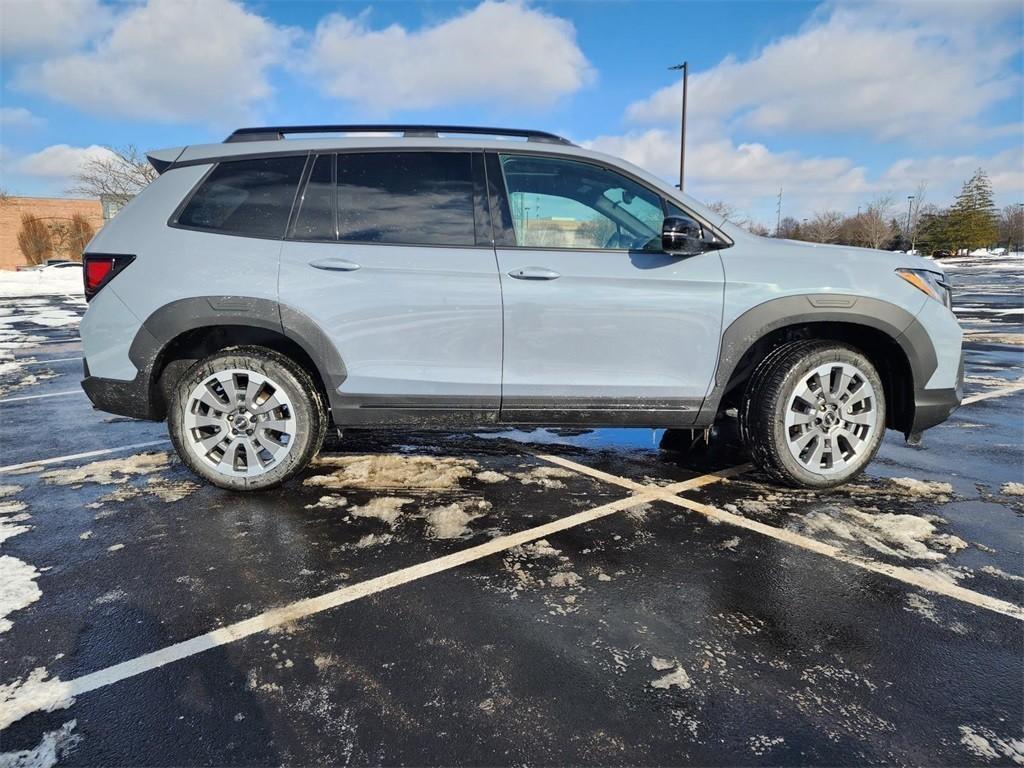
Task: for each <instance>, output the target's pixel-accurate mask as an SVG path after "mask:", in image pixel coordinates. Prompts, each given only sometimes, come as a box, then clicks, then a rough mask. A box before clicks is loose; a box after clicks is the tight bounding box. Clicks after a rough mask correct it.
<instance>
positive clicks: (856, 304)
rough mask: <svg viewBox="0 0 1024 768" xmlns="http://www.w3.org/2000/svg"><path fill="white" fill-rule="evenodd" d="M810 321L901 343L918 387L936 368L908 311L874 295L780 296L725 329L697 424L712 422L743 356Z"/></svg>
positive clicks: (932, 353)
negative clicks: (772, 337) (869, 332)
mask: <svg viewBox="0 0 1024 768" xmlns="http://www.w3.org/2000/svg"><path fill="white" fill-rule="evenodd" d="M809 323H844V324H846V325H853V326H857V325H860V326H864V327H866V328H872V329H874V330H876V331H881V332H883V333H884V334H885V335H886V336H888V337H889V338H890V339H891V340H892V341H894V342H895V343H896V344H898V345H899V347H900V348H901V349H902V350H903V353H904V354H905V355H906V357H907V361H908V362H909V364H910V370H911V372H912V374H913V378H914V381H913V382H912V385H913V387H914V389H919V388H921V387H923V386H924V385H925V383H926V382H927V381H928V379H929V378H931V375H932V374H933V373H934V372H935V369H936V368H937V367H938V359H937V357H936V354H935V347H934V345H933V344H932V341H931V338H930V337H929V336H928V334H927V332H926V331H925V330H924V328H923V327H922V326H921V324H920V323H919V322H918V321H917V320H916V319H915V317H914V315H912V314H911V313H910V312H908V311H907V310H906V309H903V308H902V307H899V306H897V305H895V304H892V303H890V302H888V301H883V300H881V299H875V298H872V297H870V296H855V295H850V294H839V293H818V294H798V295H795V296H782V297H780V298H777V299H769V300H768V301H766V302H764V303H762V304H758V305H757V306H754V307H751V308H750V309H748V310H747V311H746V312H744V313H743V314H741V315H740V316H739V317H737V318H736V319H735V320H733V321H732V323H730V324H729V327H728V328H726V329H725V331H724V332H723V333H722V341H721V346H720V347H719V353H718V364H717V366H716V369H715V377H714V380H713V382H712V386H711V391H710V392H708V395H707V397H705V398H704V403H703V404H702V405H701V409H700V412H699V413H698V415H697V421H696V423H697V424H705V425H706V424H711V423H712V422H713V421H714V419H715V416H716V415H717V413H718V408H719V404H720V403H721V401H722V397H723V396H724V395H725V392H726V387H727V386H728V384H729V381H730V380H731V378H732V375H733V373H734V372H735V370H736V367H737V366H738V365H739V363H740V361H741V360H742V359H743V357H744V355H746V353H747V352H748V351H749V350H750V349H751V348H752V347H753V346H754V345H755V344H756V343H757V342H758V341H760V340H761V339H763V338H764V337H765V336H767V335H768V334H770V333H772V332H773V331H776V330H779V329H780V328H786V327H789V326H800V325H806V324H809Z"/></svg>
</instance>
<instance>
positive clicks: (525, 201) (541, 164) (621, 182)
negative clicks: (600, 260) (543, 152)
mask: <svg viewBox="0 0 1024 768" xmlns="http://www.w3.org/2000/svg"><path fill="white" fill-rule="evenodd" d="M501 167H502V171H503V173H504V176H505V185H506V188H507V189H508V196H509V204H510V206H511V209H512V223H513V227H514V229H515V234H516V244H517V245H520V246H527V247H534V248H589V249H597V250H602V249H615V250H619V249H630V250H661V222H662V220H663V219H664V214H663V212H662V207H661V198H660V197H659V196H658V195H656V194H654V193H653V192H651V191H650V190H648V189H647V188H646V187H643V186H641V185H639V184H637V183H635V182H633V181H631V180H630V179H628V178H626V177H625V176H622V175H620V174H618V173H615V172H614V171H609V170H607V169H605V168H601V167H599V166H596V165H591V164H590V163H583V162H577V161H574V160H566V159H562V158H554V157H534V156H528V155H502V156H501Z"/></svg>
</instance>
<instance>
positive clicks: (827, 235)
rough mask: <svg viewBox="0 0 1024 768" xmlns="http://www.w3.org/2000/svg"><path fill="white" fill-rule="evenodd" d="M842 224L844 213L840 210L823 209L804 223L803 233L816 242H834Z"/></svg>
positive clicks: (837, 237)
mask: <svg viewBox="0 0 1024 768" xmlns="http://www.w3.org/2000/svg"><path fill="white" fill-rule="evenodd" d="M842 226H843V214H841V213H840V212H839V211H821V212H820V213H816V214H814V218H813V219H811V220H810V221H808V222H807V223H806V224H805V225H804V231H803V235H804V238H805V239H807V240H811V241H813V242H815V243H834V242H836V241H837V240H838V239H839V230H840V228H841V227H842Z"/></svg>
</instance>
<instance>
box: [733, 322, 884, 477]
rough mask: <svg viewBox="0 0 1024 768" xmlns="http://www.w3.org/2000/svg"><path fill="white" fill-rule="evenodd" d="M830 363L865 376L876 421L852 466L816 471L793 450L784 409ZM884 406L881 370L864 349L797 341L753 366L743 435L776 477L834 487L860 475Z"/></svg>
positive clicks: (878, 436) (880, 432) (880, 429)
mask: <svg viewBox="0 0 1024 768" xmlns="http://www.w3.org/2000/svg"><path fill="white" fill-rule="evenodd" d="M828 363H846V364H849V365H852V366H853V367H854V368H856V369H857V370H858V371H859V372H861V373H862V374H863V376H864V377H865V378H866V379H867V381H868V383H869V384H870V385H871V388H872V389H873V390H874V394H875V397H874V402H873V407H874V409H875V416H874V418H875V425H874V428H873V431H871V432H869V434H868V436H867V437H866V438H865V444H864V445H863V446H862V447H861V448H860V449H859V450H858V452H857V453H856V455H855V456H854V457H853V458H852V459H849V466H846V467H843V468H842V469H840V470H836V471H827V470H821V471H814V470H812V469H810V468H809V467H808V466H806V465H805V464H803V463H801V462H800V461H799V460H798V459H797V458H796V457H795V456H794V455H793V452H792V451H791V450H790V444H789V442H790V440H789V433H788V430H787V427H786V409H787V408H788V406H789V402H790V398H791V397H792V395H793V393H794V392H795V388H796V387H797V386H798V385H799V384H800V383H801V382H802V381H803V380H804V379H805V377H807V376H808V375H810V374H812V372H813V371H814V370H815V369H816V368H818V367H819V366H822V365H825V364H828ZM885 406H886V404H885V392H884V389H883V387H882V381H881V379H880V377H879V375H878V371H876V370H875V367H874V365H872V363H871V361H870V360H869V359H868V358H867V357H866V356H865V355H864V354H863V353H861V352H860V351H858V350H857V349H855V348H853V347H851V346H849V345H847V344H841V343H838V342H829V341H816V340H807V341H796V342H791V343H789V344H785V345H783V346H781V347H779V348H777V349H775V350H773V351H772V352H771V353H769V354H768V355H767V356H765V358H764V360H762V361H761V363H759V364H758V366H757V368H756V369H755V370H754V373H753V375H752V376H751V378H750V381H749V382H748V383H747V388H746V391H745V392H744V395H743V400H742V402H741V403H740V408H739V417H740V435H741V438H742V439H743V442H744V443H745V445H746V446H747V450H748V451H749V453H750V456H751V458H752V459H753V461H754V463H755V464H757V466H758V467H760V468H761V469H762V470H763V471H764V472H766V473H767V474H768V475H769V476H771V477H772V478H773V479H775V480H777V481H779V482H782V483H784V484H786V485H791V486H795V487H803V488H832V487H834V486H837V485H842V484H843V483H846V482H849V481H850V480H851V479H853V478H854V477H856V476H857V475H859V474H860V473H861V472H863V471H864V468H865V467H866V466H867V465H868V464H869V463H870V462H871V460H872V459H873V458H874V457H875V454H876V453H877V452H878V448H879V446H880V445H881V443H882V438H883V436H884V434H885V415H886V414H885ZM849 418H852V417H849Z"/></svg>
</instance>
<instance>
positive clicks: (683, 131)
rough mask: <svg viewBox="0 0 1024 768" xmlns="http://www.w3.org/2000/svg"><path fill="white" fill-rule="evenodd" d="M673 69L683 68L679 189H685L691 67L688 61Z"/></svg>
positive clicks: (672, 68)
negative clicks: (687, 101)
mask: <svg viewBox="0 0 1024 768" xmlns="http://www.w3.org/2000/svg"><path fill="white" fill-rule="evenodd" d="M669 69H671V70H680V69H681V70H683V114H682V120H681V126H680V131H679V191H680V192H682V191H683V176H684V171H685V169H686V90H687V80H688V79H689V74H690V67H689V65H688V63H687V62H685V61H684V62H683V63H682V64H676V65H675V66H674V67H669Z"/></svg>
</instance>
